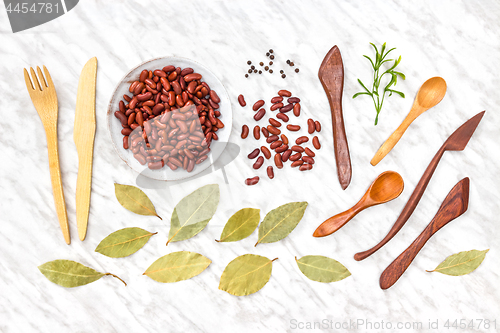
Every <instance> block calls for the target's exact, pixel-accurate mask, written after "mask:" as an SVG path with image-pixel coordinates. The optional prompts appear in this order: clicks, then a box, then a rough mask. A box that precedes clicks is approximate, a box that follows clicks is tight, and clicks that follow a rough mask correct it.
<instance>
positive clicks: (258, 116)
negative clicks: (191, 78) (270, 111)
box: [212, 90, 266, 121]
mask: <svg viewBox="0 0 500 333" xmlns="http://www.w3.org/2000/svg"><path fill="white" fill-rule="evenodd" d="M212 91H213V90H212ZM265 114H266V110H265V109H263V108H262V109H260V110H259V111H257V113H256V114H255V115H254V116H253V119H255V121H259V120H261V119H262V117H264V115H265Z"/></svg>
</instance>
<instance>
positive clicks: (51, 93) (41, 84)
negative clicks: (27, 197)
mask: <svg viewBox="0 0 500 333" xmlns="http://www.w3.org/2000/svg"><path fill="white" fill-rule="evenodd" d="M36 69H37V72H38V78H37V76H36V73H35V71H34V70H33V68H31V67H30V72H31V77H32V80H31V79H30V76H29V74H28V71H27V70H26V68H25V69H24V81H25V82H26V88H27V89H28V93H29V94H30V97H31V101H32V102H33V105H34V106H35V109H36V111H37V112H38V115H39V116H40V119H41V120H42V123H43V128H44V129H45V135H46V137H47V149H48V152H49V168H50V179H51V181H52V193H53V195H54V202H55V205H56V212H57V217H58V219H59V225H60V226H61V230H62V233H63V236H64V240H65V241H66V243H67V244H70V243H71V238H70V235H69V227H68V215H67V213H66V203H65V202H64V193H63V187H62V181H61V169H60V167H59V149H58V144H57V118H58V105H57V94H56V88H55V87H54V82H52V78H51V77H50V73H49V71H48V70H47V68H45V66H43V71H44V73H45V77H44V76H43V73H42V71H41V70H40V67H38V66H37V68H36Z"/></svg>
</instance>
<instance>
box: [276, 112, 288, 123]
mask: <svg viewBox="0 0 500 333" xmlns="http://www.w3.org/2000/svg"><path fill="white" fill-rule="evenodd" d="M276 118H278V119H280V120H282V121H284V122H285V123H286V122H288V120H290V118H288V116H287V115H286V114H285V113H278V114H277V115H276Z"/></svg>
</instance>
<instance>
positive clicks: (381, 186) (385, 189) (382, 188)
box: [313, 171, 404, 237]
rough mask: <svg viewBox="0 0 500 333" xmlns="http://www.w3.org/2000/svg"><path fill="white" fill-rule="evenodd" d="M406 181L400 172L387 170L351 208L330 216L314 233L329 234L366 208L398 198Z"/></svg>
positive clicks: (321, 235)
mask: <svg viewBox="0 0 500 333" xmlns="http://www.w3.org/2000/svg"><path fill="white" fill-rule="evenodd" d="M403 188H404V182H403V178H401V176H400V175H399V173H397V172H394V171H386V172H383V173H381V174H380V175H379V176H378V177H377V179H375V180H374V181H373V183H372V184H371V185H370V187H369V188H368V190H367V191H366V193H365V195H364V196H363V197H362V198H361V200H359V201H358V203H357V204H355V205H354V206H353V207H352V208H351V209H348V210H346V211H345V212H342V213H340V214H337V215H335V216H333V217H330V218H329V219H328V220H326V221H325V222H323V223H322V224H321V225H320V226H319V227H318V228H317V229H316V230H315V231H314V233H313V236H314V237H324V236H328V235H330V234H332V233H334V232H335V231H337V230H339V229H340V228H342V227H343V226H344V225H345V224H346V223H347V222H349V221H350V220H351V219H352V218H353V217H354V216H355V215H356V214H358V213H359V212H360V211H362V210H364V209H365V208H368V207H371V206H375V205H379V204H382V203H385V202H388V201H391V200H393V199H396V198H397V197H398V196H399V195H400V194H401V192H403Z"/></svg>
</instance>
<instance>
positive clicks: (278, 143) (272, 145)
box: [269, 140, 283, 149]
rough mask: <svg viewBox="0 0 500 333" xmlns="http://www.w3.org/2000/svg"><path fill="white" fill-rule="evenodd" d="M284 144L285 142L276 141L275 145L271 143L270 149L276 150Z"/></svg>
mask: <svg viewBox="0 0 500 333" xmlns="http://www.w3.org/2000/svg"><path fill="white" fill-rule="evenodd" d="M282 144H283V141H280V140H276V141H274V142H273V143H271V145H270V146H269V148H271V149H276V148H278V147H279V146H281V145H282Z"/></svg>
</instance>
